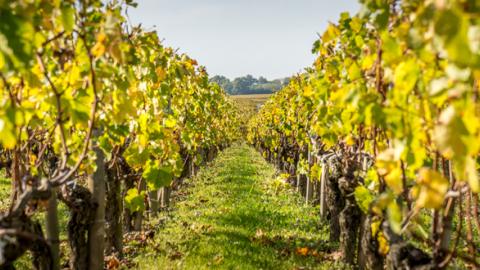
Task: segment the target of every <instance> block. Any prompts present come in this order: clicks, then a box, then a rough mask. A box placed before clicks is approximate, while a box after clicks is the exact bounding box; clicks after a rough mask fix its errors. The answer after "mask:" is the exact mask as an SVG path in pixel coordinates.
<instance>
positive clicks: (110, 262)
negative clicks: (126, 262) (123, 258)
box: [105, 256, 120, 270]
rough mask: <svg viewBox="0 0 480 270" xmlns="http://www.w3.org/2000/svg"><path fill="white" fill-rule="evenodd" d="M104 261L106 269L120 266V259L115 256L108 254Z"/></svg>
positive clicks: (111, 269) (114, 268) (114, 269)
mask: <svg viewBox="0 0 480 270" xmlns="http://www.w3.org/2000/svg"><path fill="white" fill-rule="evenodd" d="M105 261H106V266H107V269H108V270H117V269H118V268H119V267H120V261H119V260H118V259H117V257H116V256H108V257H106V258H105Z"/></svg>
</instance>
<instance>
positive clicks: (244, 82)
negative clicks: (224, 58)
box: [210, 74, 290, 95]
mask: <svg viewBox="0 0 480 270" xmlns="http://www.w3.org/2000/svg"><path fill="white" fill-rule="evenodd" d="M210 81H211V82H215V83H217V84H218V85H220V86H221V87H222V88H223V89H224V90H225V91H226V92H227V93H228V94H231V95H242V94H270V93H273V92H276V91H278V90H280V89H282V88H283V87H285V85H287V84H288V82H289V81H290V78H282V79H276V80H273V81H269V80H267V79H266V78H265V77H263V76H260V77H259V78H258V79H257V78H255V77H253V76H252V75H250V74H249V75H246V76H243V77H238V78H235V79H234V80H233V81H231V80H230V79H228V78H227V77H225V76H221V75H216V76H214V77H212V78H210Z"/></svg>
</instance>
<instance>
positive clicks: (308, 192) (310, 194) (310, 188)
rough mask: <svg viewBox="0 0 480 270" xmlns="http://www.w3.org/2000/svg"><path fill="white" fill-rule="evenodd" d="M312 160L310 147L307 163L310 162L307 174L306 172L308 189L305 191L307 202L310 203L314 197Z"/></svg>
mask: <svg viewBox="0 0 480 270" xmlns="http://www.w3.org/2000/svg"><path fill="white" fill-rule="evenodd" d="M311 162H312V155H311V153H310V149H308V150H307V164H308V169H307V174H306V182H307V183H306V184H307V190H306V192H305V202H306V203H307V204H308V203H309V202H310V201H311V200H312V197H313V183H312V179H310V164H311Z"/></svg>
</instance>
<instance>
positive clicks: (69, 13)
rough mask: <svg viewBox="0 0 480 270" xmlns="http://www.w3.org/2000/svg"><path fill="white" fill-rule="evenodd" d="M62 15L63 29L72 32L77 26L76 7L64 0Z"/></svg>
mask: <svg viewBox="0 0 480 270" xmlns="http://www.w3.org/2000/svg"><path fill="white" fill-rule="evenodd" d="M61 10H62V16H61V21H62V24H63V29H65V31H66V32H68V33H71V32H72V31H73V28H74V27H75V9H74V8H73V6H71V5H70V4H68V3H66V2H65V1H62V7H61Z"/></svg>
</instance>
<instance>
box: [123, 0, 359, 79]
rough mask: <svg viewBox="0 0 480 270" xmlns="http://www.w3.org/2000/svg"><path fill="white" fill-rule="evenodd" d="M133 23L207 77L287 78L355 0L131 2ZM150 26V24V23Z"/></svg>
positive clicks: (352, 10) (356, 7) (309, 60)
mask: <svg viewBox="0 0 480 270" xmlns="http://www.w3.org/2000/svg"><path fill="white" fill-rule="evenodd" d="M136 2H137V3H138V7H137V8H135V9H134V8H130V9H129V10H128V14H129V16H130V19H131V22H132V23H134V24H137V23H142V25H143V26H144V28H145V29H148V30H153V29H155V30H157V32H158V33H159V36H160V38H162V39H164V44H165V45H167V46H171V47H174V48H178V49H179V51H180V52H182V53H183V52H184V53H187V54H188V55H190V56H191V57H193V58H195V59H197V60H198V62H199V63H200V64H201V65H204V66H206V67H207V71H208V73H209V74H210V75H211V76H214V75H224V76H227V77H229V78H230V79H233V78H235V77H240V76H244V75H247V74H251V75H253V76H255V77H259V76H264V77H266V78H267V79H276V78H281V77H288V76H291V75H293V74H295V73H297V72H300V71H302V70H303V68H305V67H307V66H309V65H311V64H312V62H313V60H314V56H313V55H312V54H311V48H312V44H313V42H314V41H315V40H316V39H317V33H322V32H323V31H324V30H325V29H326V26H327V24H328V22H329V21H332V22H335V21H337V20H338V18H339V16H340V13H341V12H344V11H349V12H350V13H351V14H354V13H356V12H358V10H359V9H360V5H359V4H358V1H357V0H256V1H255V0H137V1H136ZM154 26H155V27H154Z"/></svg>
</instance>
